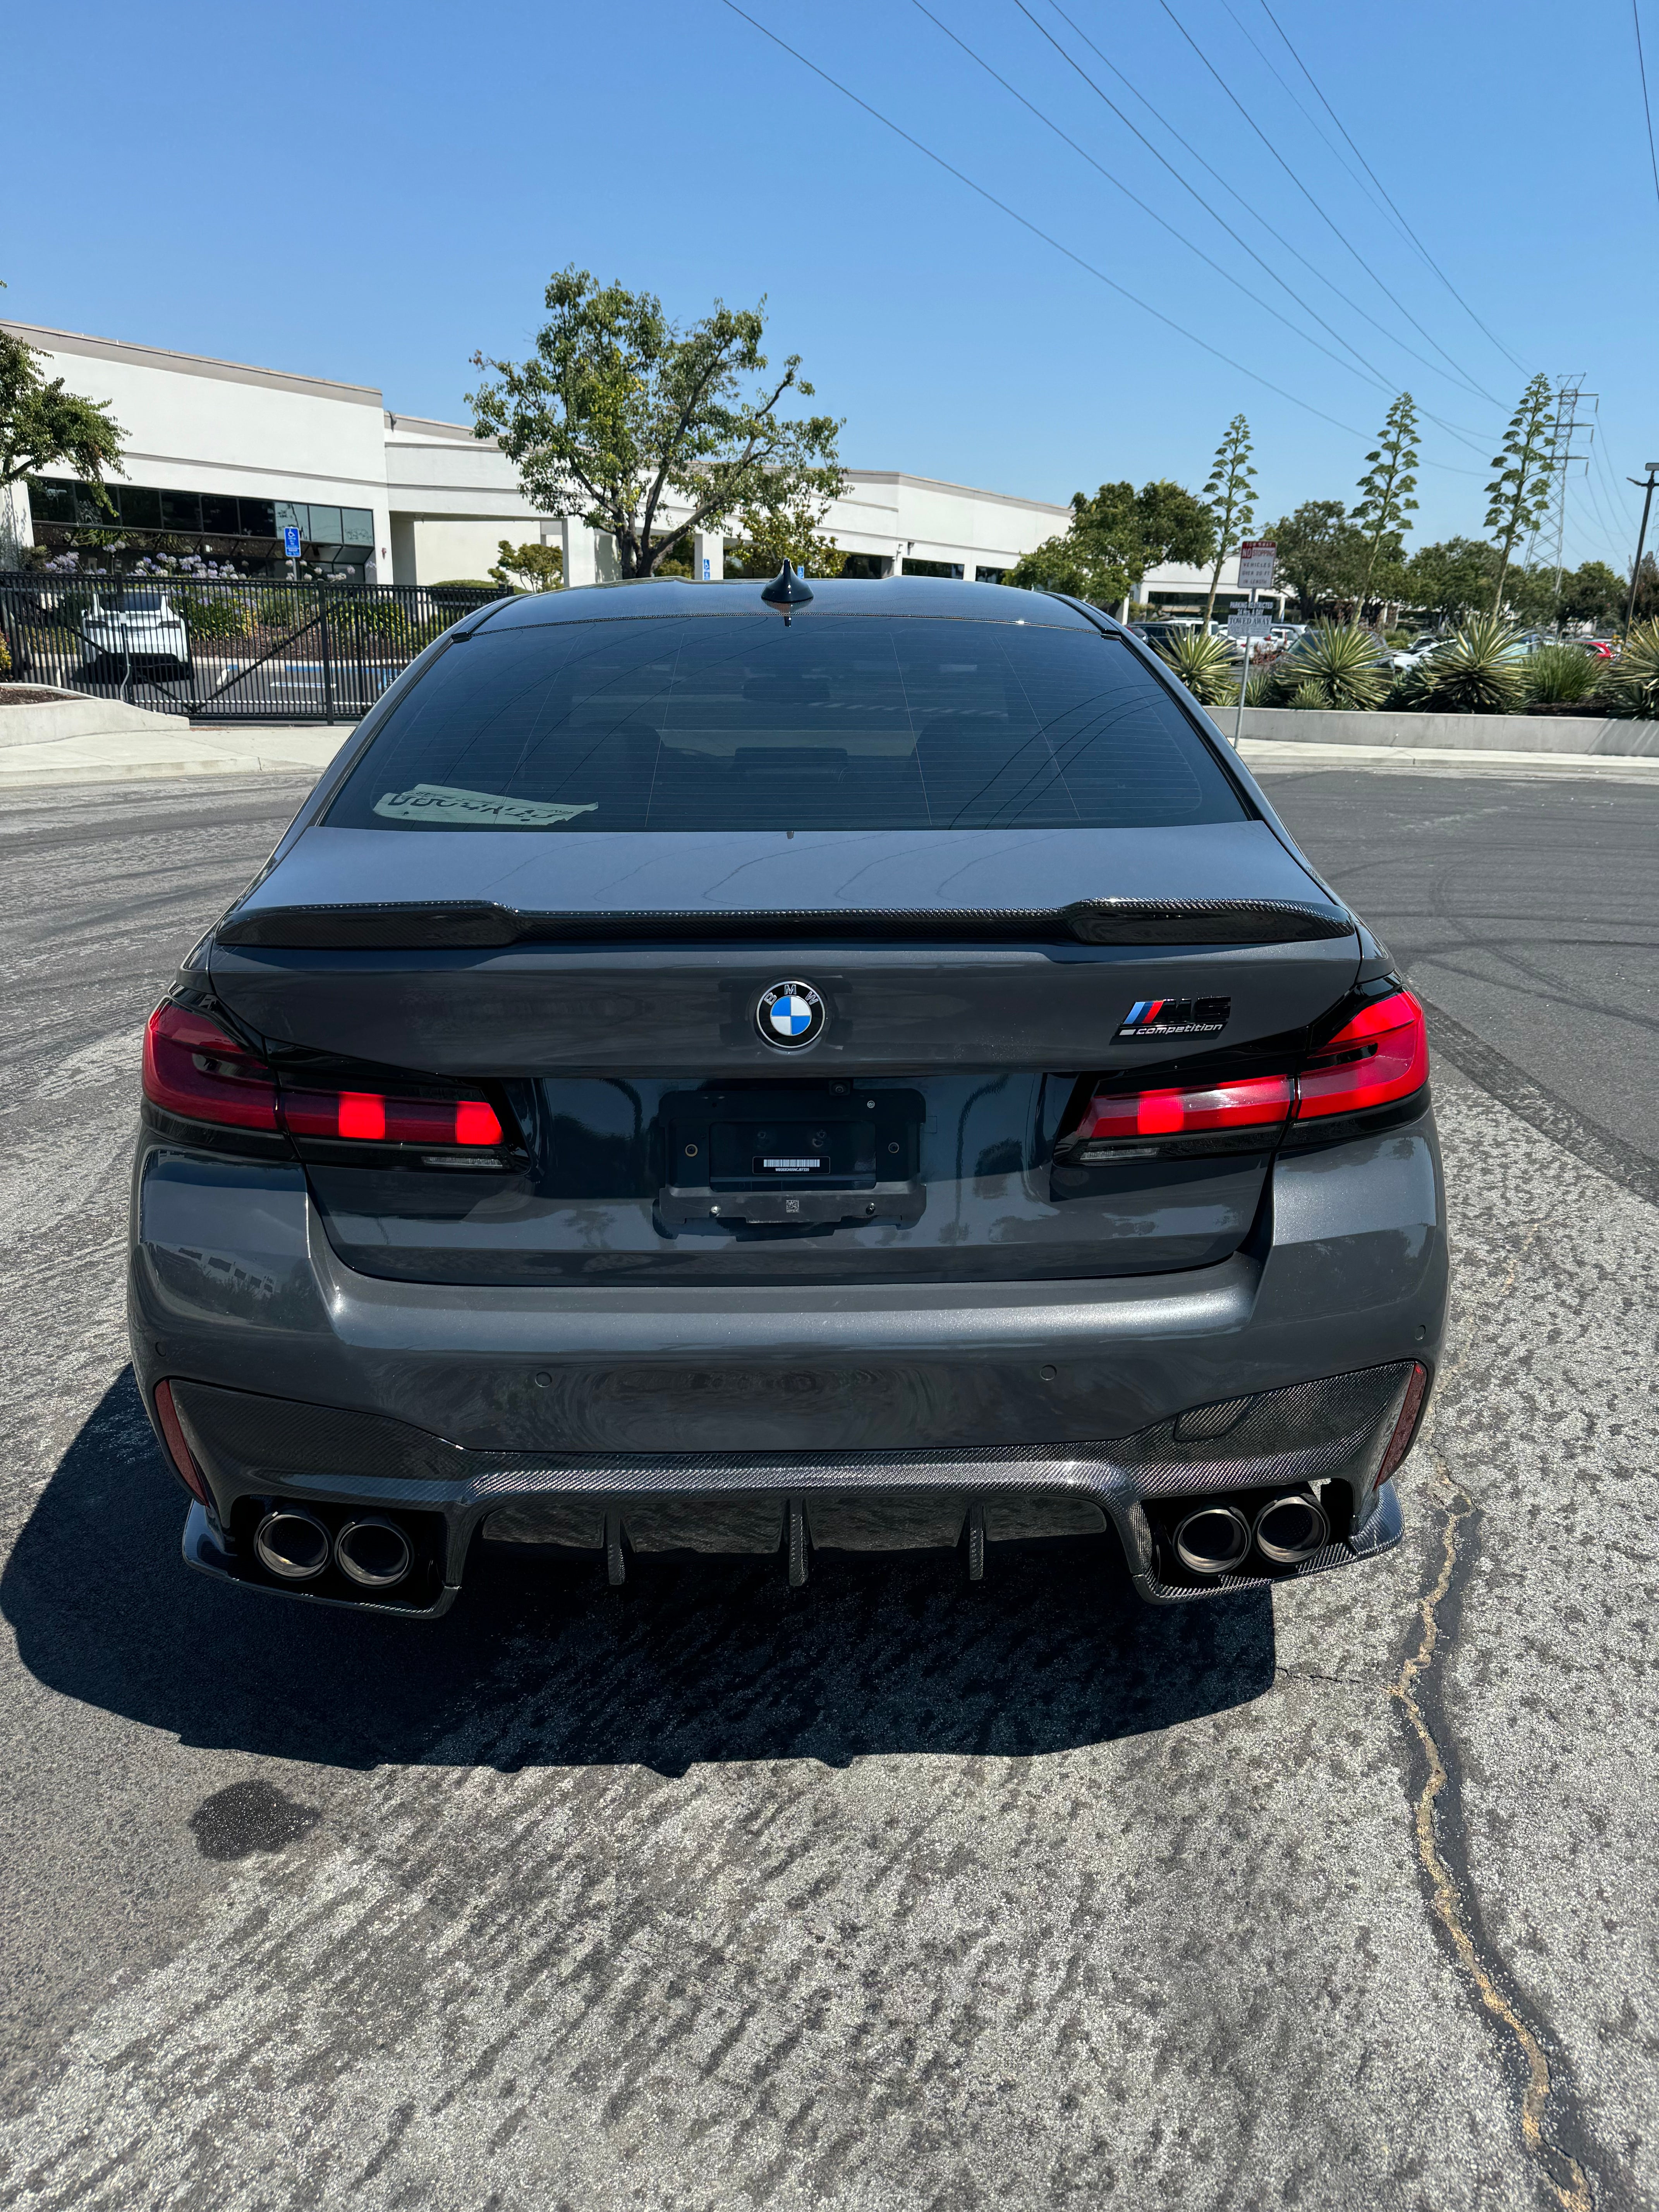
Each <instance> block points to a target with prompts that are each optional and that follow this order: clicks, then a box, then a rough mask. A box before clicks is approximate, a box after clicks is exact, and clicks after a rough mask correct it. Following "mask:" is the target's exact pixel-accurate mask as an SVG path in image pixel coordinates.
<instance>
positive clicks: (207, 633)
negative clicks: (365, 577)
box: [0, 569, 504, 722]
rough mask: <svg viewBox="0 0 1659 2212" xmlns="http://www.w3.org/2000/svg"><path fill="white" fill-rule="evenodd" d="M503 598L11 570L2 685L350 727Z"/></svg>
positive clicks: (230, 716) (425, 589)
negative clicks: (415, 664) (453, 631)
mask: <svg viewBox="0 0 1659 2212" xmlns="http://www.w3.org/2000/svg"><path fill="white" fill-rule="evenodd" d="M502 596H504V595H503V594H501V593H499V592H489V591H472V590H468V589H466V588H465V587H464V586H422V585H415V586H409V585H403V584H382V585H367V586H357V585H350V584H339V583H317V582H312V583H300V584H288V583H262V582H250V581H245V580H235V581H230V580H208V579H204V580H201V581H199V582H198V581H196V580H193V579H191V578H190V577H185V576H179V577H174V576H137V575H125V576H116V575H109V576H97V575H85V574H82V575H69V574H51V573H47V572H43V571H41V570H38V569H32V570H21V571H19V570H11V571H0V637H3V641H4V644H5V648H6V654H7V657H8V659H9V661H10V667H9V670H7V669H4V668H0V678H3V677H7V676H9V678H10V680H11V681H13V682H15V683H24V684H48V685H52V686H54V687H56V688H58V689H60V690H72V691H85V692H88V693H90V694H92V695H93V696H94V697H97V698H100V699H125V700H126V701H128V702H130V703H131V705H133V706H135V707H147V708H150V709H151V710H152V711H153V712H155V713H159V714H187V715H189V716H190V718H191V720H193V721H198V722H349V721H354V720H356V718H357V716H358V715H360V714H366V713H367V712H368V709H369V708H371V707H372V706H373V705H374V702H375V701H376V700H377V699H378V698H379V697H380V694H381V692H382V691H384V690H386V686H387V684H390V683H392V680H393V679H394V678H396V677H398V675H400V674H401V673H402V671H404V669H405V668H407V667H408V665H409V664H410V661H411V660H413V659H414V658H415V656H416V653H420V652H422V650H423V649H424V648H425V647H427V646H428V645H430V644H431V642H432V641H433V639H434V638H435V637H438V636H440V635H441V634H442V633H443V632H444V631H445V630H446V629H448V628H449V626H450V624H451V623H454V622H458V621H459V619H460V617H462V616H463V615H464V614H467V613H470V612H471V611H472V609H473V608H475V607H480V606H484V605H488V603H489V601H490V600H491V599H496V598H500V597H502Z"/></svg>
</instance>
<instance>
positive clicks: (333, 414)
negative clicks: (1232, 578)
mask: <svg viewBox="0 0 1659 2212" xmlns="http://www.w3.org/2000/svg"><path fill="white" fill-rule="evenodd" d="M3 327H4V328H5V329H7V330H9V331H11V332H12V334H13V335H14V336H15V337H19V338H21V339H23V340H24V341H26V343H28V344H30V345H32V346H34V347H36V348H38V349H39V350H40V352H41V353H42V354H43V355H45V356H46V362H45V363H44V364H43V367H44V368H45V370H46V374H49V375H53V376H61V377H63V378H64V381H65V383H66V384H67V386H69V388H70V390H72V391H75V392H80V393H82V394H83V395H84V396H85V397H87V398H91V399H94V400H97V401H99V402H100V403H103V404H107V405H108V406H109V408H110V410H111V412H112V415H113V416H114V418H115V420H116V421H117V422H118V423H119V424H120V426H121V429H122V433H123V448H124V465H125V476H124V477H112V478H111V479H110V480H109V486H108V489H109V492H110V495H111V497H112V500H113V501H114V502H115V503H116V506H117V508H118V528H119V530H120V532H121V534H122V537H123V538H124V539H125V540H126V542H127V543H128V544H129V545H130V546H133V547H137V548H139V549H141V550H145V549H149V548H150V547H152V546H154V547H156V548H161V547H162V546H165V548H166V549H167V550H183V551H185V552H197V553H199V554H200V555H201V556H203V557H204V559H205V560H208V561H211V562H217V563H228V564H230V565H233V566H234V568H235V569H236V570H237V571H238V572H239V573H241V574H284V573H286V565H285V550H284V549H285V546H286V545H287V544H289V543H291V542H292V541H291V539H289V538H288V537H287V534H286V533H288V532H292V531H297V532H298V533H299V543H300V546H301V553H300V559H301V562H303V563H304V564H305V566H306V567H307V568H312V569H316V570H321V571H323V572H325V573H330V574H337V575H341V576H348V577H349V576H355V577H356V578H358V579H360V580H362V581H364V582H367V583H398V584H435V583H443V582H447V581H451V580H459V579H462V578H481V577H483V576H484V575H485V574H487V573H488V571H489V568H491V567H493V566H494V565H495V562H496V560H497V558H498V548H499V545H500V543H501V539H502V538H507V539H508V540H509V541H510V542H511V543H512V544H514V545H518V544H524V543H525V542H526V541H529V542H532V543H534V542H537V541H539V542H542V543H544V544H562V546H563V547H564V551H565V574H566V576H567V578H568V580H570V581H571V582H573V583H581V582H586V581H590V580H604V579H605V577H607V576H608V575H611V574H614V573H615V564H614V548H612V547H611V544H610V541H609V540H608V539H606V538H602V537H600V538H596V536H595V534H594V533H593V532H591V531H588V530H586V529H584V528H583V527H582V526H580V524H572V523H571V522H569V521H562V520H559V519H558V518H556V517H553V516H549V515H546V514H543V513H539V512H538V510H537V509H536V508H535V507H532V505H531V504H530V502H529V501H528V500H527V499H526V496H525V494H524V491H523V489H522V487H521V486H520V483H519V480H518V477H517V474H516V472H515V471H514V469H513V465H512V463H511V462H510V461H509V460H508V459H507V457H506V455H505V454H503V453H501V451H500V449H499V448H498V447H497V446H496V444H495V441H494V440H493V439H478V438H475V437H474V436H473V435H472V432H471V428H469V427H468V426H467V425H465V424H464V423H456V422H428V421H427V420H425V419H424V418H422V417H420V416H412V415H399V414H398V413H396V412H395V411H394V410H392V409H389V408H388V407H387V406H386V403H385V400H384V398H383V397H382V395H381V393H380V391H379V390H377V389H376V388H375V387H374V386H370V385H362V384H342V383H337V382H336V381H333V380H331V379H329V378H326V377H319V376H303V375H298V374H294V373H292V372H290V371H288V370H285V369H271V368H248V367H246V366H245V365H244V364H242V363H240V362H227V361H211V360H208V359H205V358H204V357H203V356H199V355H197V354H185V353H175V352H173V351H171V350H169V349H167V348H166V347H161V346H149V345H136V344H131V343H127V342H125V341H124V340H121V339H117V338H102V337H86V336H83V335H82V334H81V333H79V332H76V331H54V330H45V329H40V328H37V327H35V326H33V325H28V324H24V323H15V322H10V321H8V322H6V323H4V325H3ZM6 496H7V499H8V501H9V505H7V506H6V507H3V508H0V566H10V565H13V564H14V563H15V561H16V560H17V559H18V557H19V549H20V547H22V546H27V545H29V544H34V545H37V546H40V547H41V548H43V549H44V550H48V551H50V552H52V553H53V554H56V553H58V552H59V551H61V550H64V549H66V548H67V547H69V546H70V545H71V544H74V542H75V540H76V537H77V535H78V534H79V533H82V532H85V531H86V530H88V529H89V528H94V529H107V528H109V527H111V526H112V517H111V515H110V514H109V513H108V511H107V510H106V508H105V507H102V506H101V505H100V503H99V502H98V501H96V500H95V499H94V496H93V495H92V494H91V493H90V492H89V491H88V489H86V488H85V487H84V486H83V485H81V484H79V483H76V480H75V479H74V478H73V477H71V476H70V475H68V474H67V473H59V474H56V475H46V476H44V477H40V478H39V479H37V480H35V481H34V482H33V483H31V484H29V485H28V486H27V487H25V486H21V485H20V486H15V487H13V488H12V489H11V491H10V492H9V495H6ZM677 511H678V513H682V514H683V513H685V512H686V509H685V508H684V507H680V508H679V509H678V510H675V509H673V508H670V509H669V511H668V513H667V515H666V517H665V519H666V520H672V519H673V515H674V513H676V512H677ZM1069 520H1070V510H1069V509H1068V508H1066V507H1057V506H1054V505H1053V504H1051V503H1050V502H1048V501H1043V500H1030V499H1018V498H1014V497H1012V496H1010V495H1007V494H1006V493H1003V492H994V491H980V490H976V489H971V488H969V487H968V486H966V485H963V484H951V483H938V482H936V481H935V480H933V478H931V477H915V476H908V475H906V474H904V473H903V472H902V471H897V470H891V471H888V470H871V469H849V470H848V471H846V473H845V476H844V478H843V483H842V492H841V495H840V496H839V497H838V498H837V499H836V500H835V501H833V503H832V504H831V506H830V507H829V513H827V515H826V516H825V518H824V520H823V530H824V532H826V533H827V534H828V535H829V536H830V537H832V538H834V539H835V541H836V544H837V545H838V546H839V547H840V549H841V550H842V552H844V553H846V554H848V556H851V557H850V559H849V562H848V568H849V572H850V573H853V574H864V575H875V576H882V575H890V574H921V575H944V576H957V577H966V578H969V580H980V581H982V582H994V581H996V580H999V579H1000V577H1001V576H1002V575H1003V574H1006V571H1007V570H1008V569H1009V568H1012V566H1013V564H1014V562H1016V561H1017V560H1018V558H1019V556H1020V555H1021V554H1022V553H1026V552H1030V550H1032V549H1033V548H1034V547H1036V546H1037V545H1040V544H1042V542H1043V540H1044V539H1045V538H1052V537H1054V536H1055V535H1056V534H1057V533H1059V532H1062V531H1063V530H1064V529H1065V528H1066V524H1067V522H1068V521H1069ZM725 543H726V541H722V540H721V539H720V538H714V537H706V538H704V537H700V538H698V539H697V541H696V558H695V561H694V566H693V574H696V575H708V576H717V575H719V574H721V573H722V572H723V562H724V551H725ZM1230 566H1231V564H1230ZM1189 579H1191V580H1189ZM1226 581H1227V580H1226V579H1225V574H1224V586H1225V583H1226ZM1207 586H1208V578H1207V576H1206V577H1204V578H1203V579H1202V580H1201V581H1200V580H1198V578H1197V572H1196V571H1187V570H1178V569H1173V568H1172V569H1157V570H1153V571H1152V572H1151V573H1150V574H1148V576H1147V577H1146V580H1145V583H1144V585H1143V591H1144V592H1145V594H1146V597H1148V598H1149V599H1151V600H1152V602H1153V604H1154V605H1158V604H1159V603H1160V602H1163V601H1165V600H1167V601H1169V602H1170V611H1171V612H1174V611H1176V603H1179V604H1181V605H1182V606H1183V607H1184V606H1185V605H1186V604H1187V603H1188V601H1189V600H1190V599H1192V598H1193V596H1194V593H1196V596H1197V599H1198V602H1199V605H1200V606H1201V605H1202V599H1203V592H1204V591H1205V590H1206V589H1207ZM1235 595H1236V594H1235V592H1233V591H1232V590H1229V589H1225V588H1224V592H1223V595H1222V598H1223V601H1224V603H1225V601H1226V600H1228V599H1231V598H1232V597H1234V596H1235ZM1223 611H1225V604H1224V607H1223Z"/></svg>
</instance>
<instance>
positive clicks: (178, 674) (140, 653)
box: [76, 591, 190, 684]
mask: <svg viewBox="0 0 1659 2212" xmlns="http://www.w3.org/2000/svg"><path fill="white" fill-rule="evenodd" d="M76 627H77V628H78V629H79V631H80V635H81V669H80V673H81V677H82V681H83V682H85V683H88V684H121V683H124V682H125V681H127V680H128V679H129V678H133V679H138V678H142V679H143V680H144V681H145V682H148V683H151V684H172V683H177V682H178V681H179V679H180V678H187V677H188V676H189V674H190V633H189V631H188V630H187V629H185V623H184V617H182V616H181V615H180V614H179V612H178V611H177V610H176V609H175V608H174V606H173V603H172V601H171V600H170V599H168V598H167V593H166V592H156V591H149V592H146V591H127V592H124V591H114V592H98V593H94V598H93V601H92V604H91V605H90V606H89V607H88V610H87V611H86V612H85V613H84V614H83V615H82V617H81V619H80V622H79V623H78V624H77V625H76Z"/></svg>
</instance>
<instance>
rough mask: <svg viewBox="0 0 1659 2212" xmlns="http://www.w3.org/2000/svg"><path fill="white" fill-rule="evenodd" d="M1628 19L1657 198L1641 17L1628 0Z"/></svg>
mask: <svg viewBox="0 0 1659 2212" xmlns="http://www.w3.org/2000/svg"><path fill="white" fill-rule="evenodd" d="M1630 19H1631V21H1632V24H1633V25H1634V26H1635V29H1636V66H1637V68H1638V70H1640V71H1641V74H1642V112H1643V114H1644V115H1645V116H1646V118H1648V159H1649V161H1651V162H1652V164H1653V189H1654V193H1655V196H1656V197H1659V153H1656V152H1655V150H1654V144H1653V108H1652V106H1651V104H1650V101H1649V99H1648V65H1647V63H1646V61H1645V59H1644V58H1643V53H1642V17H1641V13H1640V11H1639V9H1638V7H1637V4H1636V0H1630Z"/></svg>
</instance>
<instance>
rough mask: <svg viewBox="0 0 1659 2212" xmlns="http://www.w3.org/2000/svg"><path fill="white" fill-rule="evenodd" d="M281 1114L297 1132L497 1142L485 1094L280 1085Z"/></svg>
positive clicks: (415, 1141)
mask: <svg viewBox="0 0 1659 2212" xmlns="http://www.w3.org/2000/svg"><path fill="white" fill-rule="evenodd" d="M283 1121H284V1122H285V1124H286V1125H287V1127H289V1128H290V1129H291V1130H292V1131H293V1132H294V1133H295V1136H296V1137H347V1138H356V1139H365V1140H367V1141H368V1142H369V1143H374V1144H386V1145H499V1144H500V1143H501V1120H500V1117H499V1116H498V1115H497V1114H496V1112H495V1108H494V1107H493V1106H492V1105H491V1104H490V1103H489V1100H488V1099H487V1098H400V1097H397V1096H395V1095H394V1094H392V1093H390V1092H384V1091H289V1090H288V1089H286V1088H284V1090H283Z"/></svg>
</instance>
